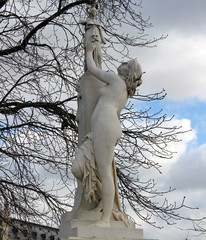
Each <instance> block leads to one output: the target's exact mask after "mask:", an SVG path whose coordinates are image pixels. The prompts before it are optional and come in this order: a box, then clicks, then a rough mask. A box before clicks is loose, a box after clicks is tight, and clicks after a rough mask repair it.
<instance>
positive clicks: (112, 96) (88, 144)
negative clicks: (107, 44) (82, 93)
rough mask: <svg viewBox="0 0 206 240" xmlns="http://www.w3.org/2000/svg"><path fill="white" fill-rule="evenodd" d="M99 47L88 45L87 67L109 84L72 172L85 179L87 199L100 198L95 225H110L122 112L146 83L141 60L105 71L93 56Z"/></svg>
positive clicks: (92, 44)
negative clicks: (114, 71) (98, 217)
mask: <svg viewBox="0 0 206 240" xmlns="http://www.w3.org/2000/svg"><path fill="white" fill-rule="evenodd" d="M96 47H97V45H96V43H95V42H94V43H88V44H87V46H86V60H87V69H88V71H89V72H90V73H91V74H92V75H94V76H95V77H96V78H97V79H99V80H101V81H102V82H104V83H105V84H106V85H104V86H103V87H102V88H100V90H99V100H98V102H97V105H96V107H95V109H94V112H93V114H92V117H91V121H90V124H91V132H90V133H89V134H87V136H85V138H84V139H83V140H82V145H81V146H80V148H79V150H78V153H77V156H76V160H75V161H74V163H73V166H72V172H73V174H74V176H75V177H76V178H77V179H79V180H80V181H82V182H83V185H84V187H85V198H86V200H87V201H90V200H95V199H96V198H97V200H99V201H100V203H99V206H100V207H99V208H101V209H102V216H101V219H99V221H97V222H96V223H95V226H98V227H109V226H110V216H111V213H112V209H113V206H114V199H115V183H114V181H115V180H114V171H113V170H112V168H113V159H114V148H115V146H116V144H117V142H118V140H119V138H120V137H121V133H122V130H121V125H120V123H119V116H120V113H121V110H122V109H123V108H124V106H125V105H126V102H127V100H128V97H130V96H133V95H134V93H135V90H136V87H138V86H139V85H140V84H141V83H142V80H141V76H142V70H141V67H140V64H139V63H138V62H137V60H130V61H128V62H125V63H122V64H121V65H120V66H119V67H118V68H117V71H118V74H115V73H113V72H107V71H103V70H101V69H100V68H98V67H97V66H96V64H95V61H94V59H93V52H94V51H95V48H96Z"/></svg>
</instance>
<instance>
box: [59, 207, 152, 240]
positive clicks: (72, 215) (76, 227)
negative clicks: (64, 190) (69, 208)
mask: <svg viewBox="0 0 206 240" xmlns="http://www.w3.org/2000/svg"><path fill="white" fill-rule="evenodd" d="M100 216H101V213H99V212H92V211H82V212H67V213H65V214H63V215H62V218H61V226H60V232H59V238H60V239H61V240H89V239H92V240H103V239H104V240H105V239H107V240H117V239H118V240H146V239H144V237H143V229H138V228H135V226H134V227H132V228H128V227H127V226H126V225H125V224H124V222H123V221H115V220H114V219H111V227H110V228H101V227H94V226H92V224H93V223H95V222H96V221H97V220H98V219H100ZM148 240H149V239H148ZM150 240H151V239H150Z"/></svg>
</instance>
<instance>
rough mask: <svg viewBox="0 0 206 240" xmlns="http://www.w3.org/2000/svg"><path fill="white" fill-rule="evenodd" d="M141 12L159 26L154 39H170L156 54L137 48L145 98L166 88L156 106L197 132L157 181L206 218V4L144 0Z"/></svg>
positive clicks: (164, 235)
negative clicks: (164, 37) (165, 94)
mask: <svg viewBox="0 0 206 240" xmlns="http://www.w3.org/2000/svg"><path fill="white" fill-rule="evenodd" d="M142 7H143V8H142V14H143V16H150V18H151V22H152V23H153V25H154V27H153V28H152V29H150V30H149V33H150V34H151V36H156V37H158V36H160V35H161V34H165V35H167V34H168V37H167V39H165V40H163V41H160V42H159V43H158V44H157V47H156V48H154V49H144V48H143V49H138V50H137V52H136V53H135V54H136V55H138V56H137V58H138V59H139V61H140V63H141V65H142V68H143V70H144V71H145V72H146V74H145V75H144V78H143V81H144V82H143V84H142V86H141V88H140V93H148V92H149V93H151V92H154V91H160V90H161V89H163V88H164V89H165V90H166V92H167V93H168V95H167V97H166V99H165V100H163V101H162V102H161V103H156V104H158V106H153V107H160V108H163V109H164V112H166V113H167V114H168V115H173V114H175V119H174V121H175V122H174V123H175V124H176V123H177V122H178V123H179V124H180V125H183V127H184V128H185V129H187V128H191V129H192V131H191V132H189V133H188V134H186V135H184V136H183V140H182V142H181V143H179V144H178V145H176V146H172V147H173V148H175V149H177V150H178V154H176V155H175V156H174V158H173V159H172V160H170V161H169V162H166V163H162V164H163V174H162V175H161V176H160V177H158V181H159V184H160V186H161V187H162V188H164V187H165V188H166V187H168V186H172V187H175V188H176V189H177V190H176V191H175V192H174V193H172V194H170V195H169V197H170V199H171V200H175V199H177V201H180V200H181V198H182V197H183V196H186V197H187V198H186V202H187V203H188V204H189V205H192V206H193V207H197V206H198V207H200V211H199V212H198V211H194V212H193V213H192V212H191V211H190V212H188V213H189V214H190V216H191V215H192V214H194V216H200V214H203V215H205V216H206V201H205V199H206V1H205V0H170V1H169V0H156V1H154V0H143V2H142ZM155 177H156V176H155ZM181 224H182V225H181V226H183V227H184V226H185V227H186V224H185V223H181ZM190 227H191V226H190ZM143 228H144V233H145V238H153V239H159V240H165V239H167V240H179V239H181V240H185V239H188V240H191V239H192V240H193V239H198V240H203V239H206V236H205V237H201V236H199V237H197V238H195V237H194V236H192V235H191V233H190V232H188V231H179V230H178V228H177V226H174V227H171V226H168V227H165V228H164V229H162V230H158V229H157V230H155V229H153V228H149V227H148V226H146V225H143Z"/></svg>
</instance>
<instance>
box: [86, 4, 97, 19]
mask: <svg viewBox="0 0 206 240" xmlns="http://www.w3.org/2000/svg"><path fill="white" fill-rule="evenodd" d="M97 8H98V5H97V4H96V3H94V4H92V5H91V6H90V7H89V8H87V9H86V10H87V13H88V16H89V18H91V19H96V17H97V13H98V11H97Z"/></svg>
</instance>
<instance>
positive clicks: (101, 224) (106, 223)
mask: <svg viewBox="0 0 206 240" xmlns="http://www.w3.org/2000/svg"><path fill="white" fill-rule="evenodd" d="M89 226H91V227H101V228H110V222H109V221H104V220H99V221H97V222H95V223H93V224H91V225H89Z"/></svg>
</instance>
